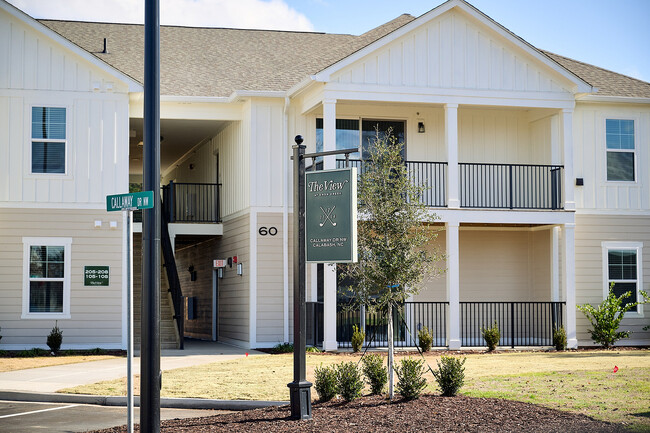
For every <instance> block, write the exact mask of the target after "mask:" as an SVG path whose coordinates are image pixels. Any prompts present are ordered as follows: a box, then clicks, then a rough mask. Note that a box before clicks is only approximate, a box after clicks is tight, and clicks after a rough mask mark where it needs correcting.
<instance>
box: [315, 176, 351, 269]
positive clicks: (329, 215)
mask: <svg viewBox="0 0 650 433" xmlns="http://www.w3.org/2000/svg"><path fill="white" fill-rule="evenodd" d="M305 190H306V191H305V194H306V196H305V239H306V242H307V248H306V256H307V257H306V259H307V262H311V263H351V262H356V261H357V169H356V168H355V167H352V168H345V169H341V170H323V171H310V172H307V173H306V174H305Z"/></svg>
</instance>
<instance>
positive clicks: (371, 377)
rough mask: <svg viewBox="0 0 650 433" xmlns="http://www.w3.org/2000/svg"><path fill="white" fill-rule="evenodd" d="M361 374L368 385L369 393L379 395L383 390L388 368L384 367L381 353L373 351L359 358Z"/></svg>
mask: <svg viewBox="0 0 650 433" xmlns="http://www.w3.org/2000/svg"><path fill="white" fill-rule="evenodd" d="M361 363H362V364H363V367H362V370H363V374H364V375H365V376H366V380H367V381H368V384H369V385H370V393H371V394H372V395H379V394H381V393H382V392H383V391H384V387H385V386H386V382H387V381H388V369H387V368H386V367H384V359H383V358H382V356H381V355H378V354H376V353H373V354H371V355H365V356H364V357H363V358H361Z"/></svg>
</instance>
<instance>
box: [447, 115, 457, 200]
mask: <svg viewBox="0 0 650 433" xmlns="http://www.w3.org/2000/svg"><path fill="white" fill-rule="evenodd" d="M445 146H446V147H447V207H448V208H449V209H458V208H460V196H459V192H458V185H459V178H458V104H445Z"/></svg>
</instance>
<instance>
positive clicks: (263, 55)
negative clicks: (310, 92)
mask: <svg viewBox="0 0 650 433" xmlns="http://www.w3.org/2000/svg"><path fill="white" fill-rule="evenodd" d="M414 19H415V18H414V17H413V16H411V15H408V14H404V15H401V16H399V17H397V18H396V19H394V20H392V21H389V22H388V23H386V24H383V25H381V26H379V27H377V28H375V29H372V30H370V31H368V32H366V33H364V34H362V35H360V36H354V35H345V34H327V33H308V32H291V31H272V30H241V29H226V28H204V27H201V28H196V27H177V26H161V28H160V41H161V42H160V52H161V60H160V66H161V86H160V87H161V94H163V95H179V96H229V95H230V94H232V92H234V91H236V90H258V91H274V90H279V91H286V90H288V89H290V88H291V87H292V86H294V85H296V84H297V83H299V82H300V81H301V80H303V79H304V78H305V77H307V76H308V75H311V74H315V73H317V72H319V71H321V70H323V69H324V68H326V67H328V66H331V65H332V64H334V63H336V62H337V61H339V60H341V59H344V58H345V57H347V56H349V55H350V54H352V53H354V52H356V51H358V50H359V49H361V48H363V47H365V46H366V45H368V44H370V43H372V42H374V41H376V40H377V39H379V38H381V37H383V36H386V35H387V34H389V33H391V32H392V31H394V30H396V29H398V28H400V27H402V26H404V25H405V24H407V23H409V22H411V21H413V20H414ZM39 21H40V22H41V23H42V24H44V25H45V26H47V27H49V28H50V29H52V30H53V31H55V32H56V33H59V34H60V35H61V36H63V37H65V38H66V39H68V40H70V41H71V42H73V43H75V44H76V45H78V46H80V47H81V48H83V49H84V50H86V51H88V52H90V53H92V54H93V55H95V56H97V57H98V58H99V59H101V60H103V61H105V62H106V63H108V64H109V65H111V66H113V67H115V68H116V69H118V70H120V71H122V72H123V73H125V74H126V75H129V76H130V77H132V78H133V79H135V80H137V81H138V82H140V83H142V82H143V76H144V62H143V58H144V27H143V26H142V25H137V24H108V23H89V22H77V21H54V20H39ZM104 38H106V39H107V51H108V53H102V50H103V41H104ZM540 52H541V53H543V54H545V55H546V56H548V57H550V58H551V59H553V60H554V61H555V62H557V63H559V64H560V65H561V66H563V67H564V68H566V69H568V70H569V71H571V72H572V73H573V74H575V75H576V76H578V77H579V78H581V79H582V80H584V81H586V82H587V83H589V84H591V85H592V86H594V87H597V88H598V89H599V91H598V94H599V95H606V96H625V97H640V98H650V83H646V82H643V81H640V80H636V79H634V78H630V77H627V76H625V75H621V74H617V73H615V72H611V71H608V70H605V69H602V68H599V67H596V66H593V65H589V64H586V63H582V62H578V61H576V60H572V59H569V58H566V57H562V56H559V55H557V54H553V53H550V52H546V51H542V50H540Z"/></svg>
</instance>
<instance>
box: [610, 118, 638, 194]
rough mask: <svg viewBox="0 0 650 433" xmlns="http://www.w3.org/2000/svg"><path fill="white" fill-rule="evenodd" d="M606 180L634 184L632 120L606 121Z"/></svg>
mask: <svg viewBox="0 0 650 433" xmlns="http://www.w3.org/2000/svg"><path fill="white" fill-rule="evenodd" d="M605 129H606V143H607V180H608V181H627V182H634V179H635V174H634V120H626V119H607V120H606V121H605Z"/></svg>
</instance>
